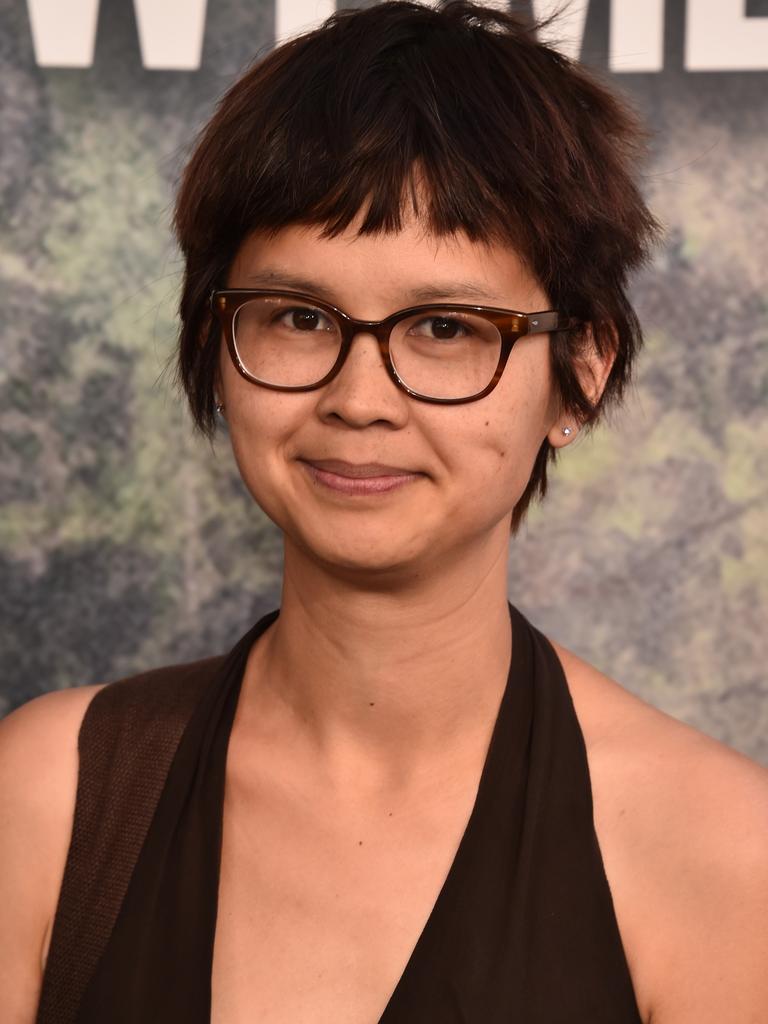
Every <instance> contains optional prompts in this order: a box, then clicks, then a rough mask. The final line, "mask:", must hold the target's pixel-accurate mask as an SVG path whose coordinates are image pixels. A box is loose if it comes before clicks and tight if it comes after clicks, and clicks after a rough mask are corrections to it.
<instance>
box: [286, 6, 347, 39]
mask: <svg viewBox="0 0 768 1024" xmlns="http://www.w3.org/2000/svg"><path fill="white" fill-rule="evenodd" d="M335 10H336V3H335V0H275V46H279V45H280V43H284V42H285V41H286V40H288V39H291V38H292V37H293V36H297V35H300V34H301V33H302V32H309V31H310V29H313V28H317V27H318V25H320V23H321V22H323V21H325V19H326V18H328V17H330V16H331V15H332V14H333V12H334V11H335Z"/></svg>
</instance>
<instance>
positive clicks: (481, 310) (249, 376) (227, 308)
mask: <svg viewBox="0 0 768 1024" xmlns="http://www.w3.org/2000/svg"><path fill="white" fill-rule="evenodd" d="M210 304H211V310H212V311H213V313H214V314H215V315H216V317H217V318H218V320H219V322H220V323H221V326H222V329H223V331H224V336H225V338H226V342H227V348H228V350H229V354H230V357H231V359H232V362H233V363H234V365H235V368H236V369H237V370H238V372H239V373H240V374H242V376H243V377H245V379H246V380H248V381H250V382H251V383H253V384H259V385H261V386H262V387H265V388H272V389H273V390H275V391H312V390H314V389H315V388H320V387H322V386H323V385H324V384H327V383H328V382H329V381H331V380H333V378H334V377H335V376H336V375H337V374H338V373H339V371H340V370H341V368H342V366H343V365H344V361H345V359H346V358H347V356H348V355H349V351H350V349H351V347H352V342H353V340H354V338H355V336H356V335H357V334H360V333H366V334H372V335H373V336H374V337H375V338H376V340H377V342H378V344H379V351H380V352H381V357H382V360H383V362H384V366H385V367H386V370H387V373H388V374H389V376H390V378H391V379H392V381H393V382H394V383H395V384H396V385H397V387H399V388H400V389H401V390H402V391H405V392H406V394H408V395H410V396H411V398H415V399H418V400H419V401H422V402H438V403H444V404H458V403H460V402H476V401H477V400H478V399H479V398H483V397H484V396H485V395H487V394H489V392H491V391H493V389H494V388H495V387H496V385H497V384H498V382H499V380H500V379H501V375H502V373H503V372H504V367H505V366H506V364H507V360H508V359H509V354H510V352H511V351H512V348H513V346H514V344H515V342H516V341H518V339H519V338H522V337H523V336H525V335H528V334H546V333H549V332H550V331H567V330H571V329H573V328H575V327H578V326H579V325H580V324H581V321H579V320H576V319H574V318H572V317H566V316H563V315H561V314H560V313H558V312H556V311H555V310H544V311H542V312H539V313H518V312H515V311H514V310H509V309H496V308H493V307H489V306H471V305H461V304H460V305H451V304H443V303H439V304H438V303H432V304H429V305H424V306H410V307H409V308H408V309H401V310H398V312H396V313H392V314H391V316H388V317H386V318H385V319H384V320H356V319H355V318H354V317H351V316H349V315H348V314H347V313H344V312H343V311H342V310H340V309H338V308H337V307H336V306H332V305H330V304H329V303H327V302H321V301H319V300H318V299H316V298H313V297H311V296H309V295H303V294H301V293H300V292H293V291H270V290H267V289H263V288H256V289H246V288H224V289H217V290H215V291H213V292H211V296H210Z"/></svg>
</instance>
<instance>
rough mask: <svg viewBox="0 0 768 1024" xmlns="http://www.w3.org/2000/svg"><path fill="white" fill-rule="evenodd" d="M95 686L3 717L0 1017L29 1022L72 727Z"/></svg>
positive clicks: (63, 827) (55, 877)
mask: <svg viewBox="0 0 768 1024" xmlns="http://www.w3.org/2000/svg"><path fill="white" fill-rule="evenodd" d="M97 689H99V687H98V686H83V687H74V688H71V689H67V690H58V691H54V692H52V693H47V694H44V695H42V696H40V697H36V698H34V699H33V700H31V701H28V702H27V703H26V704H24V705H22V706H21V707H19V708H17V709H16V710H15V711H13V712H11V714H9V715H8V716H7V717H6V718H4V719H3V720H2V721H0V1020H2V1022H3V1024H34V1020H35V1017H36V1014H37V1005H38V1001H39V997H40V985H41V981H42V976H43V943H44V941H45V940H46V938H47V933H48V929H49V925H50V923H51V920H52V917H53V914H54V912H55V909H56V903H57V901H58V895H59V888H60V886H61V879H62V876H63V873H64V864H65V862H66V857H67V851H68V849H69V840H70V837H71V833H72V821H73V816H74V808H75V796H76V791H77V770H78V755H77V734H78V731H79V728H80V723H81V722H82V718H83V715H84V713H85V709H86V707H87V705H88V703H89V702H90V700H91V698H92V697H93V694H94V691H95V690H97Z"/></svg>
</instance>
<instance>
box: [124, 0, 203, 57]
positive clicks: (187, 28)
mask: <svg viewBox="0 0 768 1024" xmlns="http://www.w3.org/2000/svg"><path fill="white" fill-rule="evenodd" d="M205 4H206V0H162V2H160V3H159V2H158V0H133V7H134V10H135V11H136V21H137V23H138V27H139V45H140V46H141V59H142V61H143V63H144V67H145V68H152V69H156V70H160V69H167V70H173V71H194V69H195V68H199V67H200V56H201V54H202V52H203V31H204V30H205Z"/></svg>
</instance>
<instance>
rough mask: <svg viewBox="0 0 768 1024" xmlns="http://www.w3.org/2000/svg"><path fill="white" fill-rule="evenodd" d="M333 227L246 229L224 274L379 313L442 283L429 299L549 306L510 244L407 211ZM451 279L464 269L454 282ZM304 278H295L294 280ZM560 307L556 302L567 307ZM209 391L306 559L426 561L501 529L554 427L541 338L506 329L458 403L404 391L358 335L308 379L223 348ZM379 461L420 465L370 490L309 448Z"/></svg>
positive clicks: (504, 537)
mask: <svg viewBox="0 0 768 1024" xmlns="http://www.w3.org/2000/svg"><path fill="white" fill-rule="evenodd" d="M355 227H356V225H355V224H353V225H351V226H350V228H349V229H348V230H347V231H346V232H344V233H343V234H341V235H338V236H337V237H335V238H321V237H320V234H319V229H316V228H313V227H307V226H303V225H302V226H299V225H293V226H289V227H287V228H284V229H282V230H281V231H280V232H279V234H277V235H276V236H274V237H272V238H267V236H266V235H261V234H259V233H257V234H254V235H252V236H251V237H249V238H248V239H247V240H246V242H245V243H244V244H243V245H242V247H241V249H240V250H239V252H238V254H237V257H236V259H235V261H234V263H233V266H232V268H231V272H230V275H229V279H228V286H229V287H233V288H246V287H264V286H265V280H264V275H266V274H267V273H271V274H273V275H274V276H273V277H272V279H271V283H269V284H267V285H266V286H267V287H275V288H281V287H283V288H285V287H291V286H290V285H287V284H285V283H283V282H282V281H281V279H280V274H284V275H286V276H288V275H290V276H292V277H296V278H302V279H304V280H306V281H307V282H312V285H313V287H312V288H311V291H310V294H311V295H313V296H315V297H317V298H323V299H326V300H327V301H330V302H331V303H332V304H333V305H336V306H338V307H339V308H340V309H342V310H344V311H345V312H347V313H349V314H350V315H351V316H354V317H357V318H360V319H365V320H379V319H383V318H384V317H386V316H388V315H389V314H391V313H393V312H395V311H396V310H399V309H403V308H405V307H407V306H411V305H415V304H417V303H418V302H419V301H423V300H420V299H416V298H414V297H413V293H414V292H416V291H418V290H421V289H425V288H427V287H430V288H434V287H439V288H440V289H441V291H442V292H443V294H441V295H439V296H436V297H435V298H434V299H432V300H431V301H436V302H442V301H443V300H446V302H463V303H472V304H481V305H488V306H500V307H502V308H507V309H513V310H519V311H522V312H528V311H534V310H542V309H548V308H549V303H548V299H547V296H546V295H545V294H544V293H543V292H542V291H541V290H540V288H539V287H538V286H537V284H536V283H535V282H534V281H533V280H532V279H531V278H530V277H529V276H528V274H527V273H526V272H525V270H524V268H523V266H522V264H521V262H520V261H519V260H518V258H517V257H516V255H515V253H514V252H513V251H512V250H511V249H509V248H506V247H502V246H498V247H497V246H489V245H483V244H480V243H473V242H471V241H469V240H468V239H467V238H466V237H465V236H463V235H461V236H454V237H452V238H450V239H449V238H436V237H434V236H430V235H427V234H425V232H424V229H423V227H422V226H421V225H420V223H418V222H417V221H416V220H414V219H411V220H410V221H408V222H406V223H405V225H404V228H403V230H402V231H400V232H399V233H396V234H381V235H377V236H376V235H366V236H359V237H357V236H355V234H354V229H355ZM462 282H463V283H462ZM301 290H302V291H305V290H307V289H305V288H302V289H301ZM565 312H567V311H565ZM217 387H218V391H219V396H218V397H219V400H220V401H222V402H223V403H224V406H225V416H226V419H227V422H228V426H229V433H230V436H231V441H232V446H233V450H234V454H235V458H236V460H237V464H238V466H239V469H240V472H241V474H242V477H243V480H244V481H245V483H246V485H247V487H248V489H249V490H250V492H251V494H252V495H253V497H254V499H255V500H256V502H257V503H258V504H259V505H260V506H261V508H263V509H264V511H265V512H266V514H267V515H268V516H269V517H270V518H271V519H272V520H273V521H274V522H275V523H276V524H277V525H278V526H279V527H280V528H281V529H282V530H283V531H284V533H285V535H286V541H287V543H291V542H292V543H294V544H295V545H296V546H298V548H299V549H301V550H302V551H304V552H305V553H306V554H307V555H309V556H310V557H312V558H314V559H316V560H320V561H321V562H322V563H323V564H325V565H327V566H334V567H336V568H337V569H339V570H341V569H344V570H352V571H354V570H362V571H367V572H377V571H378V572H380V573H381V572H384V573H387V571H389V572H390V573H392V572H394V573H396V574H397V573H403V572H409V573H411V574H412V573H413V572H417V573H422V572H426V571H428V570H429V568H430V566H432V567H439V566H440V565H441V564H445V559H451V558H452V557H455V556H461V555H462V554H463V555H464V556H467V555H469V556H471V553H472V551H473V550H474V551H476V550H477V545H478V544H480V545H484V544H487V543H489V542H490V543H491V545H492V546H495V545H498V546H499V548H501V546H503V548H504V550H506V547H507V545H508V543H509V531H510V516H511V512H512V509H513V506H514V505H515V503H516V502H517V500H518V499H519V498H520V496H521V494H522V493H523V490H524V489H525V486H526V484H527V482H528V479H529V477H530V475H531V471H532V468H533V463H534V459H535V456H536V453H537V452H538V450H539V447H540V445H541V443H542V441H543V439H544V438H545V437H547V436H548V437H549V440H550V441H551V442H552V443H553V444H555V445H562V444H563V442H564V441H565V438H564V437H563V435H562V431H561V428H562V426H563V425H564V421H561V419H559V418H558V417H557V406H556V401H555V398H554V395H553V389H552V382H551V377H550V368H549V354H548V337H547V335H533V336H530V337H523V338H521V339H520V340H519V341H517V342H516V344H515V346H514V348H513V350H512V352H511V354H510V357H509V361H508V363H507V366H506V368H505V370H504V374H503V375H502V378H501V380H500V381H499V383H498V384H497V386H496V388H495V389H494V390H493V391H492V392H491V393H490V394H489V395H487V396H486V397H485V398H482V399H480V400H479V401H476V402H468V403H466V404H462V405H436V404H431V403H427V402H420V401H417V400H414V399H412V398H410V397H409V396H408V395H407V394H405V393H404V392H403V391H401V390H399V389H398V388H397V387H396V385H395V384H394V383H393V382H392V380H391V379H390V378H389V376H388V375H387V371H386V369H385V367H384V364H383V362H382V359H381V355H380V352H379V348H378V344H377V342H376V340H375V338H374V337H373V336H372V335H369V334H359V335H357V336H356V337H355V339H354V341H353V343H352V349H351V352H350V353H349V356H348V358H347V361H346V363H345V365H344V366H343V368H342V370H341V372H340V373H339V374H338V376H336V377H335V378H334V379H333V380H332V381H331V382H330V383H328V384H326V385H324V386H323V387H322V388H320V389H318V390H315V391H307V392H279V391H272V390H269V389H267V388H262V387H259V386H258V385H254V384H250V383H249V382H248V381H246V380H245V379H244V378H243V377H241V376H240V375H239V374H238V373H237V371H236V370H235V368H234V366H233V365H232V363H231V360H230V357H229V354H228V352H227V348H226V345H224V344H222V346H221V356H220V379H219V381H218V382H217ZM329 459H337V460H343V461H345V462H349V463H357V464H361V463H383V464H385V465H387V466H395V467H399V468H402V469H405V470H409V471H412V472H414V473H417V474H418V476H417V477H415V478H413V479H410V480H409V481H408V482H407V483H406V484H404V485H402V486H399V487H396V488H394V489H392V490H388V491H385V492H382V493H375V494H362V495H361V494H349V493H344V492H343V491H340V490H337V489H335V488H332V487H329V486H327V485H326V484H324V483H322V482H318V480H317V478H316V476H314V475H313V473H312V471H311V470H310V468H309V467H308V466H307V462H309V461H315V460H329Z"/></svg>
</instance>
